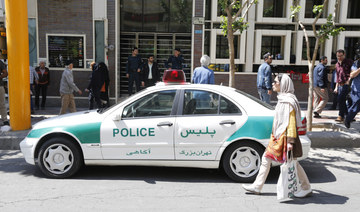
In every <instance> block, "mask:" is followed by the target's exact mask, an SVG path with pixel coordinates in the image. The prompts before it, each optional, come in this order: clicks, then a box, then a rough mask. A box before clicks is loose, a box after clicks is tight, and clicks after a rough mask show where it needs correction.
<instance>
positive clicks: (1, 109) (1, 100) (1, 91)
mask: <svg viewBox="0 0 360 212" xmlns="http://www.w3.org/2000/svg"><path fill="white" fill-rule="evenodd" d="M0 115H1V120H2V121H7V111H6V106H5V88H4V86H0Z"/></svg>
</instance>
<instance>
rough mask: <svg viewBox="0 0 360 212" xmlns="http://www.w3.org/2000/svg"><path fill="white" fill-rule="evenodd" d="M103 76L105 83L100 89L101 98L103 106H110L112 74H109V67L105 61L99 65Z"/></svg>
mask: <svg viewBox="0 0 360 212" xmlns="http://www.w3.org/2000/svg"><path fill="white" fill-rule="evenodd" d="M98 68H99V70H100V72H101V75H102V77H103V78H104V84H103V86H102V87H101V89H100V100H101V107H102V108H106V107H110V99H109V84H110V76H109V69H108V68H107V65H106V64H105V63H104V62H100V63H99V66H98Z"/></svg>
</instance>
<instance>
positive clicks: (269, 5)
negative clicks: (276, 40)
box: [263, 0, 286, 18]
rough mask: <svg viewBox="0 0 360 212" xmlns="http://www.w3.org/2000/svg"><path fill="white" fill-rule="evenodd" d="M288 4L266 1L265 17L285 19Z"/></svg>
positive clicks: (279, 1) (282, 1) (276, 0)
mask: <svg viewBox="0 0 360 212" xmlns="http://www.w3.org/2000/svg"><path fill="white" fill-rule="evenodd" d="M285 15H286V2H285V1H284V0H264V11H263V17H267V18H270V17H274V18H284V17H285Z"/></svg>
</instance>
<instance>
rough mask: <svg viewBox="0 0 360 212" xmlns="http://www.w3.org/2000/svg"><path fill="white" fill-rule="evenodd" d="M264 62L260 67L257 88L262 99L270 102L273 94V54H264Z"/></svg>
mask: <svg viewBox="0 0 360 212" xmlns="http://www.w3.org/2000/svg"><path fill="white" fill-rule="evenodd" d="M264 61H265V62H264V63H263V64H261V66H260V67H259V69H258V74H257V81H256V85H257V89H258V93H259V96H260V99H261V101H263V102H266V103H268V104H270V97H271V94H272V90H271V82H272V78H271V67H270V64H271V63H272V56H271V55H270V53H266V54H265V55H264Z"/></svg>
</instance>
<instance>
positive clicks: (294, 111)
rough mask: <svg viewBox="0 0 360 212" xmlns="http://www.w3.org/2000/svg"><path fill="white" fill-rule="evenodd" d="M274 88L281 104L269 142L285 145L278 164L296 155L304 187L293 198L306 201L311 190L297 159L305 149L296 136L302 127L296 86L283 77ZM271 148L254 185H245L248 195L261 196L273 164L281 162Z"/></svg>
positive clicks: (279, 76)
mask: <svg viewBox="0 0 360 212" xmlns="http://www.w3.org/2000/svg"><path fill="white" fill-rule="evenodd" d="M272 87H273V91H275V92H277V93H278V95H277V97H278V103H277V105H276V107H275V115H274V122H273V128H272V133H271V139H272V140H270V143H273V141H274V139H276V140H275V141H274V142H277V143H281V142H282V143H284V145H285V147H286V148H284V149H280V150H278V151H277V152H276V153H278V154H276V156H278V155H280V157H281V159H282V161H277V162H284V161H285V160H286V159H285V158H283V157H284V155H286V154H288V151H293V155H294V158H295V161H296V166H297V174H298V177H299V181H300V184H301V189H300V190H299V191H297V192H296V193H295V194H294V195H295V197H305V196H308V195H310V194H311V193H312V190H311V186H310V182H309V180H308V178H307V176H306V173H305V171H304V169H303V168H302V167H301V165H300V164H299V162H298V161H297V160H296V157H301V155H302V149H301V148H302V147H301V143H300V139H299V135H298V132H297V127H298V126H300V125H301V111H300V105H299V102H298V100H297V98H296V96H295V95H294V91H295V90H294V84H293V82H292V80H291V79H290V77H289V76H288V75H286V74H280V75H278V76H277V77H276V78H275V80H274V83H273V85H272ZM271 147H272V146H271V145H268V147H267V148H266V151H265V152H264V154H263V156H262V162H261V166H260V170H259V173H258V175H257V177H256V179H255V181H254V183H253V184H251V185H245V184H243V185H242V187H243V188H244V189H245V190H246V191H248V192H250V193H254V194H260V193H261V189H262V187H263V185H264V183H265V181H266V178H267V176H268V174H269V170H270V167H271V163H272V161H273V160H275V159H277V158H278V157H276V156H275V154H272V153H271V152H273V151H272V148H271ZM284 153H285V154H284ZM275 161H276V160H275Z"/></svg>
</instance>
